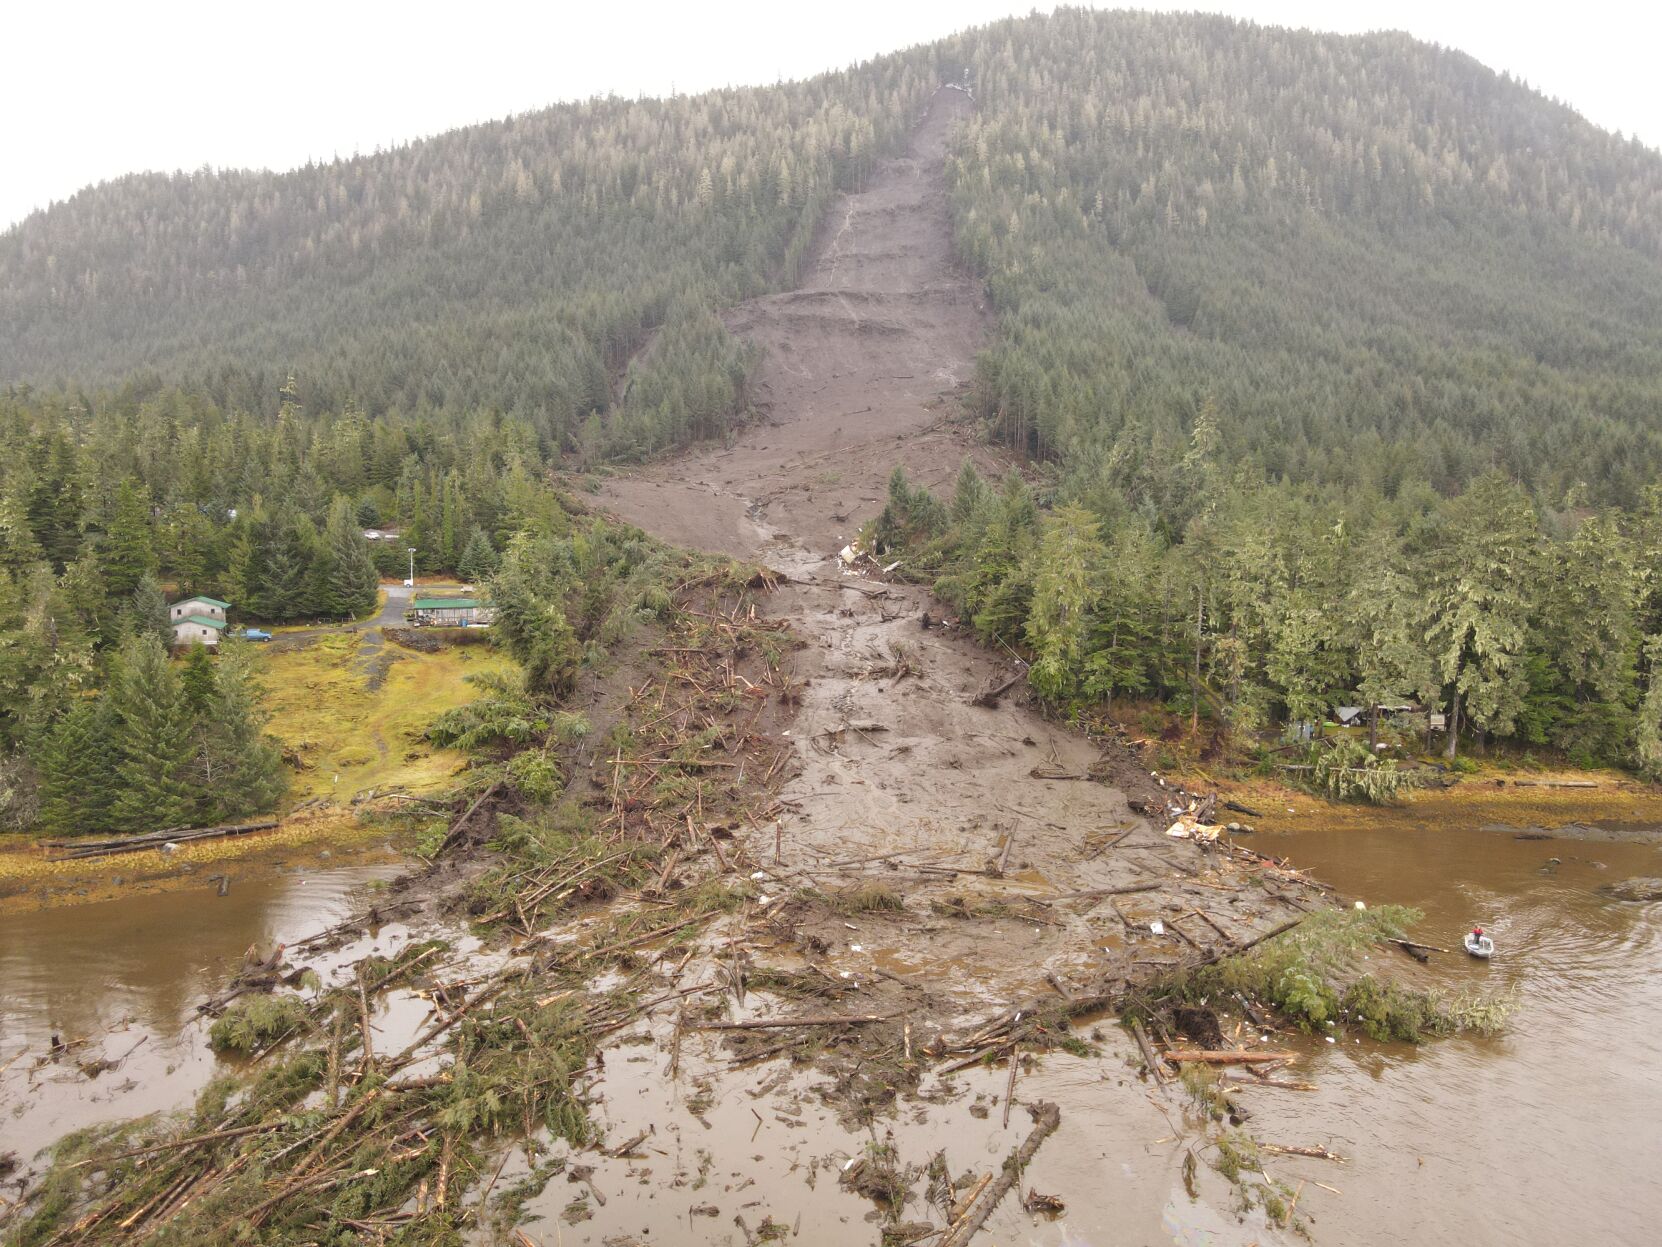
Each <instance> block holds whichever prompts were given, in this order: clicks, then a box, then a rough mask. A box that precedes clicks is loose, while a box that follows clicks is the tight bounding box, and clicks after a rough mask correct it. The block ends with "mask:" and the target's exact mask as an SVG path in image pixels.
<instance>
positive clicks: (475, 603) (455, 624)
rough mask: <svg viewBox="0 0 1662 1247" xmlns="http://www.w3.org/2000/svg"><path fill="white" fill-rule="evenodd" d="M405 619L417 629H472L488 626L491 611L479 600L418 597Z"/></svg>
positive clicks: (412, 603) (411, 603) (406, 613)
mask: <svg viewBox="0 0 1662 1247" xmlns="http://www.w3.org/2000/svg"><path fill="white" fill-rule="evenodd" d="M404 618H405V619H407V620H408V621H409V622H410V624H411V625H412V626H414V627H417V628H421V627H428V628H471V627H479V626H481V625H483V624H488V623H489V622H490V621H491V610H490V607H488V606H486V605H485V604H483V603H482V602H480V601H479V599H478V598H433V597H428V598H424V597H418V598H415V599H414V600H412V601H411V602H410V609H409V610H408V611H406V612H405V613H404Z"/></svg>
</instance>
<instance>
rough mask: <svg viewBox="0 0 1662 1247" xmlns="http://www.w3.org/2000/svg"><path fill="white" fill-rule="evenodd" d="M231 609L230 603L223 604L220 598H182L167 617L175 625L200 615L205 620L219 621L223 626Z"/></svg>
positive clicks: (168, 610)
mask: <svg viewBox="0 0 1662 1247" xmlns="http://www.w3.org/2000/svg"><path fill="white" fill-rule="evenodd" d="M230 609H231V604H230V603H229V602H221V601H220V600H219V599H218V598H205V597H194V598H181V599H180V600H179V601H177V602H175V603H174V604H173V605H172V606H169V607H168V608H167V617H168V619H170V620H171V621H172V622H174V623H178V622H179V621H180V620H181V619H188V618H190V616H192V615H200V616H202V617H203V618H204V619H217V620H219V622H220V623H221V624H223V623H224V622H225V612H226V611H228V610H230Z"/></svg>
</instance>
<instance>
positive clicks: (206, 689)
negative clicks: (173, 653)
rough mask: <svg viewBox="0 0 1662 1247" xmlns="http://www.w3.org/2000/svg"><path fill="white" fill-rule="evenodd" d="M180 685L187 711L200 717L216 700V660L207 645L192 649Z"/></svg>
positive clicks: (187, 656) (187, 657)
mask: <svg viewBox="0 0 1662 1247" xmlns="http://www.w3.org/2000/svg"><path fill="white" fill-rule="evenodd" d="M179 684H180V687H181V688H182V689H183V691H184V695H185V707H186V709H188V710H189V711H190V713H191V714H192V715H195V716H198V717H200V716H201V715H202V714H203V713H204V712H205V711H206V710H207V709H208V706H209V705H210V704H211V703H212V702H213V699H214V660H213V655H211V654H209V653H208V647H207V646H206V645H200V644H199V645H192V646H191V647H190V650H189V652H188V653H187V654H186V655H185V669H184V672H183V674H181V675H180V677H179Z"/></svg>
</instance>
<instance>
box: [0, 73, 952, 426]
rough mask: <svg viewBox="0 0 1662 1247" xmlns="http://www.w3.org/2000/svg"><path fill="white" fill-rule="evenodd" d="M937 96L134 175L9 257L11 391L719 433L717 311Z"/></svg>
mask: <svg viewBox="0 0 1662 1247" xmlns="http://www.w3.org/2000/svg"><path fill="white" fill-rule="evenodd" d="M934 86H935V82H934V79H933V75H932V74H930V73H928V72H927V71H926V70H924V69H923V68H922V67H920V66H914V65H911V64H909V63H907V62H904V61H901V60H896V59H890V60H888V61H885V62H882V63H879V64H876V65H873V66H871V67H868V68H867V69H866V70H863V71H861V72H859V73H854V74H838V75H830V76H827V77H824V78H820V79H816V80H815V81H813V82H810V83H806V84H800V85H790V86H781V87H777V88H771V89H766V90H753V91H731V92H718V93H714V94H710V95H704V96H699V97H696V98H676V99H670V100H650V101H641V102H630V101H623V100H616V99H611V100H596V101H593V102H591V103H587V104H580V105H573V106H567V107H560V108H554V109H549V110H547V111H545V112H541V113H535V114H531V115H528V116H524V117H518V118H514V119H511V120H508V121H503V122H499V123H495V124H492V125H485V126H475V127H472V128H470V129H466V130H458V131H455V132H453V133H451V134H447V135H444V136H441V137H439V138H434V139H429V140H426V141H424V142H420V143H416V144H412V145H411V146H409V147H406V148H401V149H398V150H395V151H391V152H387V153H382V154H379V155H375V156H366V157H361V158H356V159H353V160H349V161H338V162H335V163H331V164H327V165H314V166H310V167H308V168H305V169H302V170H299V171H296V172H293V173H285V174H250V173H236V172H226V173H199V174H191V175H173V176H165V175H159V174H139V175H134V176H132V177H128V178H124V179H122V180H120V181H117V182H114V183H111V184H108V185H105V186H101V187H98V188H95V189H92V190H89V191H86V192H83V193H82V194H80V195H77V196H75V197H74V198H73V199H71V200H70V201H68V202H67V203H64V204H59V205H56V206H55V207H53V208H52V209H50V210H49V211H46V212H43V213H37V214H35V215H34V216H33V217H31V218H30V219H29V220H27V221H25V222H24V223H23V224H22V225H21V226H20V227H18V228H16V229H14V230H12V231H10V232H8V233H7V234H6V235H5V236H4V237H0V380H8V381H17V380H26V381H31V382H34V383H37V384H47V383H52V382H58V381H63V382H67V383H73V384H77V385H83V386H92V385H102V384H107V383H111V382H118V381H122V380H126V379H129V378H131V377H133V376H135V375H146V376H148V375H159V376H160V377H161V378H163V379H165V380H166V381H168V382H170V383H184V384H188V385H189V386H190V387H191V388H193V389H196V390H199V391H201V392H204V393H206V394H208V395H210V396H212V397H213V398H214V399H215V400H216V401H217V402H219V403H220V404H221V405H223V406H226V407H230V408H237V409H241V410H248V411H252V412H257V413H261V414H265V415H271V414H273V413H274V412H275V410H276V407H277V404H278V402H279V397H278V390H279V388H280V387H281V386H282V384H283V382H284V380H285V378H286V377H287V376H288V375H289V374H290V373H291V372H293V373H295V374H296V375H297V376H298V377H299V380H300V383H301V388H302V392H303V393H304V395H305V398H306V401H307V403H308V404H310V405H312V406H314V407H321V408H327V409H329V410H335V411H339V410H342V409H343V408H344V407H345V405H346V404H347V403H348V402H353V403H356V404H357V406H358V408H359V409H360V410H362V411H364V412H366V413H367V414H370V415H375V416H379V415H383V414H385V413H387V412H388V411H400V412H403V413H405V414H407V415H415V414H418V413H423V412H427V411H443V412H448V413H459V412H470V411H475V410H479V409H485V408H488V409H492V410H496V411H502V412H506V413H509V414H513V415H516V416H521V417H524V418H527V419H529V420H531V421H532V422H533V424H534V425H535V427H536V428H537V431H538V433H539V436H540V437H542V438H543V439H544V440H545V441H546V442H547V443H548V444H549V445H551V446H553V447H556V448H559V449H575V448H577V447H578V446H579V444H581V445H583V446H585V447H586V448H588V449H589V450H590V451H591V452H597V451H601V450H603V451H604V453H606V454H608V455H611V456H614V457H616V456H624V457H628V456H633V455H641V454H646V453H650V452H651V451H654V450H660V449H662V448H663V447H664V446H666V445H668V444H671V443H673V442H676V441H684V440H686V439H689V438H695V437H708V436H711V435H713V434H716V433H718V432H719V431H720V430H721V428H722V427H723V425H724V423H725V422H726V421H727V420H729V419H730V418H732V416H733V415H734V413H735V412H737V411H739V410H740V409H741V408H742V405H743V383H744V374H745V361H744V358H743V352H742V351H741V350H740V349H739V347H738V344H737V343H735V342H734V341H733V340H732V338H731V337H729V336H728V335H727V334H726V333H725V332H724V331H723V330H722V328H721V326H720V324H719V322H718V321H717V320H716V319H715V317H714V315H713V314H712V313H713V311H714V310H715V309H717V308H719V307H721V306H723V305H725V304H727V303H731V302H733V301H736V300H738V299H740V298H743V297H745V296H746V295H748V294H754V293H756V292H757V291H759V290H761V289H764V288H767V287H769V286H772V285H777V284H780V283H784V284H789V282H790V280H791V277H792V272H793V268H794V265H795V263H796V261H797V259H798V258H799V257H800V256H801V254H802V252H803V249H804V248H805V247H806V246H807V244H808V242H809V239H810V236H811V233H812V230H813V227H814V224H815V223H816V222H817V221H818V219H819V217H820V215H821V213H822V212H823V210H824V207H825V204H826V202H827V201H828V198H829V197H830V196H831V195H832V194H834V193H835V191H836V190H837V189H838V188H839V187H843V186H847V185H850V184H852V183H853V182H854V181H856V180H857V179H858V178H859V176H860V174H861V171H862V170H863V169H864V168H866V167H867V166H868V165H869V163H870V161H871V159H872V158H873V156H874V155H875V154H876V153H877V152H878V151H879V150H880V149H882V148H883V147H885V146H886V145H888V144H891V143H892V142H893V141H894V139H895V137H896V136H897V135H898V134H902V133H904V132H905V130H906V128H907V126H908V125H909V123H910V121H911V119H912V118H913V117H914V116H915V114H916V113H917V111H918V109H919V108H920V107H921V106H922V103H923V101H924V100H925V99H926V98H927V96H928V94H929V92H930V91H932V90H933V89H934ZM649 335H655V336H656V340H655V341H654V342H653V346H652V349H651V350H650V351H647V352H644V353H643V354H642V356H641V358H640V359H639V361H638V362H637V365H636V367H635V368H634V369H632V370H631V375H629V376H627V377H619V376H617V373H618V372H619V370H620V369H621V368H622V367H623V365H624V364H625V363H626V362H627V361H628V360H629V359H630V358H631V356H632V355H633V354H634V353H635V352H636V351H637V350H638V349H639V348H640V347H641V346H642V345H643V343H645V342H646V341H647V339H648V337H649ZM141 364H142V365H143V368H142V370H141V368H140V365H141ZM614 383H615V386H614ZM608 409H609V410H610V411H611V416H612V418H611V419H610V420H609V422H608V424H607V427H606V429H605V430H604V432H602V430H601V428H600V426H599V424H598V422H596V423H595V424H593V425H592V426H590V427H587V428H585V427H584V422H585V420H586V419H587V418H588V417H590V416H591V415H594V414H596V413H599V412H603V411H607V410H608Z"/></svg>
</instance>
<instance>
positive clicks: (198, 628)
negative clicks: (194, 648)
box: [167, 597, 231, 649]
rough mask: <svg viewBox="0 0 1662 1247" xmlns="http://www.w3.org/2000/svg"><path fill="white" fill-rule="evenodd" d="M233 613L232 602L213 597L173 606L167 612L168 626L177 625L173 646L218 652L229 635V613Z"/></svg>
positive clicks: (183, 601) (188, 600)
mask: <svg viewBox="0 0 1662 1247" xmlns="http://www.w3.org/2000/svg"><path fill="white" fill-rule="evenodd" d="M230 609H231V604H230V603H229V602H221V601H220V600H219V599H218V598H209V597H192V598H185V599H183V600H182V601H178V602H175V603H173V604H172V605H171V606H169V607H168V608H167V618H168V622H169V623H171V624H172V625H173V643H174V644H175V645H180V646H191V645H206V646H207V647H208V648H209V649H213V648H215V647H216V646H218V645H219V638H220V637H221V636H223V635H224V633H225V627H226V620H225V612H226V611H228V610H230Z"/></svg>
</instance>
